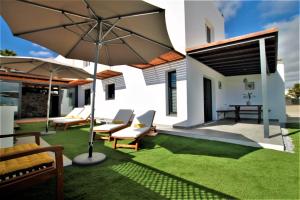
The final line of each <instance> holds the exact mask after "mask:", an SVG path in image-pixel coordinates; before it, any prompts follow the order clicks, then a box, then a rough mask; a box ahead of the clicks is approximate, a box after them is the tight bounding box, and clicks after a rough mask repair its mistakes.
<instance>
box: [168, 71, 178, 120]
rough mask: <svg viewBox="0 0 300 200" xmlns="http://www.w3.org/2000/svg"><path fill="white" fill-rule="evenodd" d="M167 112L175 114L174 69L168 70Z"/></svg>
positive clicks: (175, 90)
mask: <svg viewBox="0 0 300 200" xmlns="http://www.w3.org/2000/svg"><path fill="white" fill-rule="evenodd" d="M168 106H169V108H168V114H177V88H176V71H171V72H168Z"/></svg>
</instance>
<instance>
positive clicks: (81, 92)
mask: <svg viewBox="0 0 300 200" xmlns="http://www.w3.org/2000/svg"><path fill="white" fill-rule="evenodd" d="M91 88H92V84H91V83H89V84H85V85H81V86H78V107H83V106H84V103H85V102H84V97H85V95H84V91H85V90H86V89H91ZM96 92H98V91H96ZM91 95H92V90H91Z"/></svg>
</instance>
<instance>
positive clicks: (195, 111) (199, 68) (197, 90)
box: [186, 57, 226, 126]
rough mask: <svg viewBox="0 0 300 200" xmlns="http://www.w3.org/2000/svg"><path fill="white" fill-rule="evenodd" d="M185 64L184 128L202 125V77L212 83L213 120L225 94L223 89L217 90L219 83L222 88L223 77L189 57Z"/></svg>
mask: <svg viewBox="0 0 300 200" xmlns="http://www.w3.org/2000/svg"><path fill="white" fill-rule="evenodd" d="M187 63H188V64H187V71H188V73H187V77H188V79H187V85H188V87H187V94H188V100H187V102H188V105H187V106H188V122H187V123H186V126H194V125H198V124H202V123H204V96H203V77H205V78H208V79H210V80H211V82H212V105H213V108H212V112H213V120H216V119H217V113H216V110H218V109H220V108H221V107H222V103H223V101H224V99H225V93H226V92H225V91H224V89H221V90H220V89H219V88H218V82H219V81H221V83H222V88H224V82H225V77H224V76H223V75H222V74H220V73H218V72H216V71H215V70H213V69H211V68H209V67H207V66H206V65H204V64H202V63H200V62H198V61H197V60H195V59H193V58H191V57H187Z"/></svg>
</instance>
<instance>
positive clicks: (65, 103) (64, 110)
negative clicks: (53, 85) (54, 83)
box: [60, 89, 73, 116]
mask: <svg viewBox="0 0 300 200" xmlns="http://www.w3.org/2000/svg"><path fill="white" fill-rule="evenodd" d="M61 93H62V95H61V105H60V115H61V116H65V115H67V114H68V113H69V112H71V110H72V109H73V105H72V103H70V101H69V98H68V89H62V90H61Z"/></svg>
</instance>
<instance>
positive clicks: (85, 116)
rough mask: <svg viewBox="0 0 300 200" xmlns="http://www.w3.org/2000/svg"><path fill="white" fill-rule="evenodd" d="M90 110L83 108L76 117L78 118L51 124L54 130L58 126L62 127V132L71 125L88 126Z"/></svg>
mask: <svg viewBox="0 0 300 200" xmlns="http://www.w3.org/2000/svg"><path fill="white" fill-rule="evenodd" d="M90 115H91V112H90V108H89V107H85V108H84V109H83V110H82V111H81V112H80V113H79V115H78V116H76V117H78V118H65V119H57V120H53V124H54V127H55V130H56V129H57V127H59V126H63V127H64V131H65V130H67V128H68V127H69V126H72V125H80V124H88V123H90V118H89V117H90Z"/></svg>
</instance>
